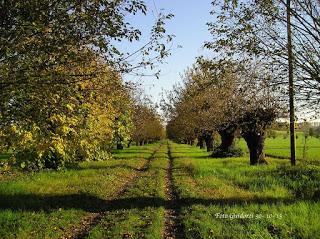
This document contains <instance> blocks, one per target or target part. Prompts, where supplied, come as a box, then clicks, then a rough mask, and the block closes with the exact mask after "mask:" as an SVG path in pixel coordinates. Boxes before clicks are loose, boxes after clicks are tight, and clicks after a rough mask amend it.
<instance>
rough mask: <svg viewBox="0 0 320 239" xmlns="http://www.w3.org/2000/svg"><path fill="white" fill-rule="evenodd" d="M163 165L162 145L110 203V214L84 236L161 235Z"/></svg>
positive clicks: (164, 156) (166, 163)
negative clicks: (148, 164)
mask: <svg viewBox="0 0 320 239" xmlns="http://www.w3.org/2000/svg"><path fill="white" fill-rule="evenodd" d="M126 152H127V151H124V152H123V153H126ZM167 165H168V156H167V146H166V144H164V145H162V146H161V148H160V149H159V150H158V151H157V153H156V154H155V155H154V158H153V159H152V161H151V164H150V167H149V168H148V169H147V170H145V171H144V172H142V174H141V175H140V177H139V179H138V180H137V181H136V182H135V183H134V184H133V185H132V186H131V187H130V188H129V189H128V190H127V191H126V192H125V193H124V195H122V196H121V197H120V198H118V199H117V200H115V201H114V202H112V203H113V204H114V206H112V209H111V210H110V213H108V214H107V215H106V216H105V217H104V218H103V219H102V221H101V222H100V223H99V224H98V225H97V226H96V227H95V228H94V229H93V230H92V231H91V233H90V235H89V237H88V238H139V239H140V238H148V239H149V238H150V239H151V238H158V239H160V238H162V231H163V228H164V202H165V181H164V177H165V172H166V168H167Z"/></svg>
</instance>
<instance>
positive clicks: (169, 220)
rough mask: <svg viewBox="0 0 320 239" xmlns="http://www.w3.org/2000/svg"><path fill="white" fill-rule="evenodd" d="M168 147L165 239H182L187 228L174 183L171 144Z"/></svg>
mask: <svg viewBox="0 0 320 239" xmlns="http://www.w3.org/2000/svg"><path fill="white" fill-rule="evenodd" d="M167 147H168V158H169V166H168V168H167V172H166V177H165V183H166V196H167V200H166V205H165V229H164V233H163V238H165V239H180V238H181V239H182V238H185V228H184V225H183V223H182V220H181V202H180V199H179V195H178V193H177V191H176V189H175V187H174V182H173V175H172V170H173V157H172V155H171V148H170V145H169V142H168V145H167Z"/></svg>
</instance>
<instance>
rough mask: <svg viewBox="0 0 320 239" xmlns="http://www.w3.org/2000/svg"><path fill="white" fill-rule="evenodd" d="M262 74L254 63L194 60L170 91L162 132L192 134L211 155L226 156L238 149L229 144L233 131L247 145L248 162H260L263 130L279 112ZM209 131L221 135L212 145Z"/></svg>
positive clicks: (182, 138)
mask: <svg viewBox="0 0 320 239" xmlns="http://www.w3.org/2000/svg"><path fill="white" fill-rule="evenodd" d="M251 64H253V62H251ZM268 77H269V76H268V74H267V72H266V70H264V68H263V67H262V66H259V65H258V64H255V65H250V64H246V65H245V64H242V65H239V63H235V62H232V61H208V60H203V59H199V61H198V63H197V64H195V65H194V66H193V67H192V68H191V69H189V70H188V71H187V72H186V75H185V79H184V84H183V85H182V86H180V87H177V88H176V89H175V90H174V91H173V92H171V95H170V102H169V104H167V105H166V111H167V117H168V118H169V121H168V124H167V134H168V137H169V138H171V139H173V140H175V141H178V142H188V143H190V142H192V141H194V140H195V139H197V140H198V144H199V146H200V147H203V143H204V142H205V144H206V146H207V150H208V151H213V154H212V155H213V156H214V157H228V156H234V155H239V154H241V151H240V150H239V149H235V148H234V139H235V136H236V133H237V132H239V133H240V134H241V135H242V137H243V138H244V139H245V140H246V142H247V145H248V148H249V150H250V163H251V164H252V165H254V164H258V163H264V162H265V159H264V153H263V147H264V139H265V134H266V129H267V127H268V126H269V125H271V123H272V122H273V121H274V120H275V119H276V117H277V116H279V114H280V113H281V112H280V108H279V104H278V103H277V100H276V99H277V96H276V95H275V94H273V92H272V91H270V90H269V88H268V86H267V85H266V83H267V79H268ZM214 133H218V134H219V135H220V138H221V143H220V145H219V146H218V147H214V137H213V135H214Z"/></svg>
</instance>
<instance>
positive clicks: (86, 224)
mask: <svg viewBox="0 0 320 239" xmlns="http://www.w3.org/2000/svg"><path fill="white" fill-rule="evenodd" d="M160 147H161V145H160V146H159V147H158V148H156V149H155V150H154V151H153V152H152V154H151V156H150V157H149V158H148V159H147V162H146V163H145V164H144V165H142V166H141V167H140V168H139V169H138V170H137V171H136V172H135V173H134V174H132V175H131V177H129V179H128V180H127V182H126V183H125V184H124V185H123V186H122V187H121V188H120V189H119V190H118V191H116V192H115V193H114V194H113V196H111V197H110V198H108V200H110V201H112V200H115V199H117V198H119V197H121V196H122V195H123V194H124V193H125V192H126V191H127V190H128V189H129V188H130V187H131V186H132V185H133V184H134V183H135V181H136V179H138V177H139V175H140V174H141V173H142V172H144V171H146V170H148V168H149V167H150V164H151V161H152V159H153V158H154V156H155V154H156V153H157V151H158V150H159V149H160ZM107 213H108V211H102V212H99V213H91V214H90V215H89V216H87V217H85V218H83V220H82V221H81V222H80V224H78V225H74V226H72V227H71V228H69V229H68V230H67V231H66V232H65V233H64V235H63V236H62V237H61V239H82V238H85V237H87V236H88V235H89V233H90V231H91V230H92V229H93V228H94V227H95V226H96V225H97V224H99V222H100V221H101V219H102V218H103V217H104V216H105V215H106V214H107Z"/></svg>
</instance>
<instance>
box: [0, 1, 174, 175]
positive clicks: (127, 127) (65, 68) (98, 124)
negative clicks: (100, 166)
mask: <svg viewBox="0 0 320 239" xmlns="http://www.w3.org/2000/svg"><path fill="white" fill-rule="evenodd" d="M146 11H147V9H146V5H145V4H144V2H143V1H131V0H115V1H109V0H101V1H95V0H89V1H78V0H71V1H60V0H31V1H22V0H17V1H10V0H8V1H7V0H5V1H1V2H0V15H1V17H0V35H1V38H0V147H1V150H11V151H13V158H14V159H15V160H16V162H17V163H19V165H21V166H23V167H28V168H31V169H32V168H59V167H61V166H64V164H65V163H66V162H70V161H73V162H74V161H80V160H94V159H103V158H107V157H109V154H110V149H111V148H112V147H113V146H114V145H118V146H119V145H121V144H122V143H125V142H127V141H129V140H130V139H131V138H133V135H135V134H136V133H135V132H136V131H135V130H136V129H137V130H141V129H138V126H137V125H138V123H136V122H137V120H136V118H137V117H145V116H144V115H141V114H140V113H138V112H137V111H136V110H133V109H134V108H135V107H140V106H139V103H136V102H135V100H134V99H133V96H132V94H133V93H132V89H131V87H129V85H128V84H125V83H124V82H123V80H122V77H121V76H122V74H123V73H128V72H132V71H133V70H136V69H139V68H141V67H143V68H145V67H148V66H149V67H152V66H153V64H154V62H157V61H159V60H161V59H162V58H164V57H165V56H167V55H168V51H167V50H166V48H165V46H164V44H165V43H166V42H168V41H170V40H171V38H172V36H170V35H167V34H166V33H165V29H164V25H165V21H166V19H170V18H171V17H172V15H163V14H160V15H159V16H158V18H157V19H156V21H155V24H154V26H153V27H152V29H150V30H151V32H150V40H149V42H147V43H146V44H145V45H144V46H143V47H142V48H140V49H138V50H134V51H133V52H125V51H121V50H120V49H119V47H118V46H119V42H122V41H125V42H132V41H137V40H139V39H140V37H141V34H142V33H141V31H140V30H139V29H138V28H136V27H134V26H132V25H131V24H130V23H129V22H127V17H128V16H129V15H136V14H146ZM133 56H134V57H135V59H136V60H135V63H136V64H135V65H133V63H132V62H131V61H130V60H131V59H130V57H133ZM138 59H140V60H138ZM141 107H144V106H141ZM144 113H145V112H144ZM144 113H142V114H144ZM138 114H140V116H137V115H138ZM146 114H147V118H150V117H154V118H157V117H158V116H157V115H155V112H151V111H148V113H146ZM151 115H152V116H151ZM144 122H145V121H144ZM152 130H153V129H152ZM147 131H148V130H147ZM148 132H149V131H148ZM145 134H146V133H145ZM145 134H144V140H147V139H150V138H152V139H154V138H155V136H154V135H155V134H156V133H154V132H153V133H151V134H152V136H150V135H148V136H145Z"/></svg>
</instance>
